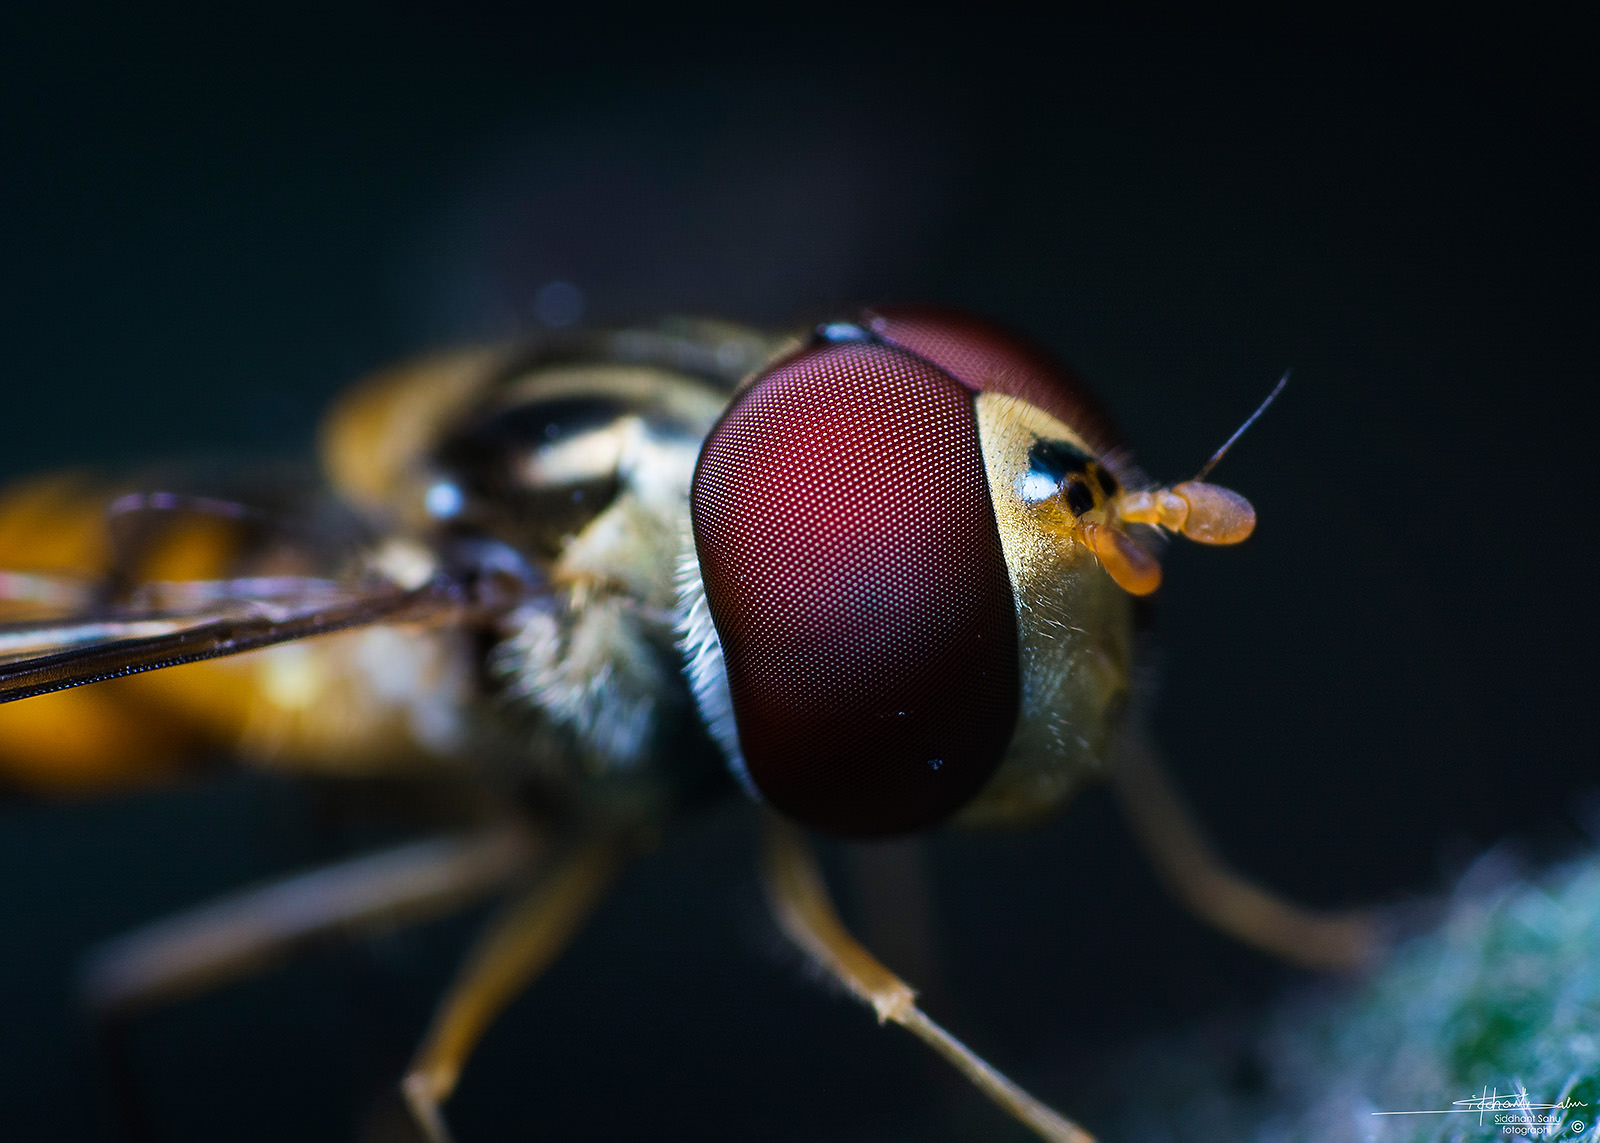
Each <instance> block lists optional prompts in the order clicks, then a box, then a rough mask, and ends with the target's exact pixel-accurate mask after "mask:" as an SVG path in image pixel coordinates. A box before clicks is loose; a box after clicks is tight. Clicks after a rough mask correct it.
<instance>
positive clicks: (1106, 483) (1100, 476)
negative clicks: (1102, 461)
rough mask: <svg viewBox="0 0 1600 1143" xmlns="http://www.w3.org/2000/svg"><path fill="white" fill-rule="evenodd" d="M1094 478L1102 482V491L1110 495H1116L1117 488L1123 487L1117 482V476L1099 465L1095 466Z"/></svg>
mask: <svg viewBox="0 0 1600 1143" xmlns="http://www.w3.org/2000/svg"><path fill="white" fill-rule="evenodd" d="M1094 478H1095V480H1096V481H1098V482H1099V484H1100V491H1101V492H1103V493H1105V494H1106V495H1107V496H1108V497H1109V496H1115V495H1116V494H1117V490H1118V489H1119V488H1121V487H1122V486H1121V485H1120V484H1118V483H1117V478H1116V477H1115V476H1112V475H1111V474H1110V473H1109V472H1107V471H1106V470H1105V469H1103V468H1101V467H1100V466H1099V465H1096V466H1095V470H1094Z"/></svg>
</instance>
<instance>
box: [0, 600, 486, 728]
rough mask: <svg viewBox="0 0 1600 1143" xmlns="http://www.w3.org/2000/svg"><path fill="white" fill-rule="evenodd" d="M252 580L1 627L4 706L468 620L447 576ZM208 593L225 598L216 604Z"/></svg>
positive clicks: (0, 672) (0, 682)
mask: <svg viewBox="0 0 1600 1143" xmlns="http://www.w3.org/2000/svg"><path fill="white" fill-rule="evenodd" d="M291 578H292V577H291ZM247 582H249V581H237V580H234V581H214V582H213V583H209V584H208V583H207V582H206V581H197V582H196V583H188V584H172V585H161V584H151V585H145V586H146V587H148V588H152V589H154V588H171V589H174V590H177V591H178V594H179V596H180V597H181V596H182V595H183V594H184V592H183V590H179V589H186V590H187V591H188V594H189V597H190V607H189V608H188V609H187V610H184V609H182V608H179V609H176V610H172V611H167V612H161V611H156V610H145V611H143V612H138V611H130V610H129V609H128V608H119V609H118V613H117V614H113V615H109V616H89V617H85V618H81V619H66V620H62V619H55V620H49V621H43V622H37V623H19V624H10V625H8V626H5V627H0V703H5V702H14V701H16V700H17V699H25V698H32V697H34V696H35V695H42V694H49V693H50V692H52V691H60V690H66V689H67V688H69V687H79V686H84V685H86V684H88V683H98V682H103V681H105V680H107V679H114V678H119V677H121V676H123V675H134V674H139V673H140V672H142V671H154V670H159V669H161V668H163V667H176V666H180V665H182V664H184V663H194V662H198V661H200V660H202V659H217V658H222V657H224V656H228V655H239V654H243V653H244V652H246V651H254V650H257V649H259V648H262V647H270V646H273V645H274V644H278V643H289V642H293V641H295V640H298V639H309V638H312V637H313V636H317V635H327V634H330V633H332V632H335V631H345V630H349V629H351V628H354V627H368V626H373V625H375V624H388V623H424V624H441V623H451V622H460V621H461V620H462V619H463V618H464V617H465V614H466V611H467V601H466V593H465V592H464V590H463V589H462V587H461V585H460V584H458V583H456V582H455V581H453V580H450V579H447V578H444V577H439V578H436V579H434V580H431V581H430V582H428V583H426V584H424V585H422V586H421V587H417V588H410V589H406V588H401V587H398V586H395V585H393V584H375V585H370V586H362V587H356V588H348V587H346V588H341V587H339V586H338V585H336V584H332V583H330V582H328V581H323V580H298V581H294V582H293V583H291V580H290V579H284V578H269V579H268V580H265V581H262V582H260V583H257V584H256V585H255V586H258V587H263V588H266V589H267V590H264V591H262V592H260V593H258V594H253V595H252V594H244V593H242V592H241V590H240V589H241V587H242V586H243V585H244V584H245V583H247ZM218 584H227V585H228V586H229V588H231V590H232V592H233V593H232V594H226V591H227V590H228V589H227V588H224V587H219V586H216V585H218ZM208 592H214V593H216V595H215V596H214V598H212V599H211V600H209V601H207V600H205V599H204V598H203V596H205V595H206V594H207V593H208Z"/></svg>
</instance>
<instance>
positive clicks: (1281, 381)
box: [1193, 369, 1293, 484]
mask: <svg viewBox="0 0 1600 1143" xmlns="http://www.w3.org/2000/svg"><path fill="white" fill-rule="evenodd" d="M1291 372H1293V370H1290V369H1285V370H1284V371H1283V376H1282V377H1279V378H1278V383H1277V384H1276V385H1274V386H1273V387H1272V392H1270V393H1268V394H1267V399H1266V400H1265V401H1262V402H1261V404H1259V405H1257V406H1256V411H1255V412H1253V413H1251V414H1250V415H1249V416H1248V417H1246V418H1245V419H1244V424H1242V425H1240V426H1239V427H1238V428H1237V429H1234V430H1233V435H1232V436H1231V437H1229V438H1228V439H1227V440H1225V441H1223V442H1222V447H1221V448H1219V449H1218V450H1217V451H1216V452H1214V453H1212V454H1211V459H1210V460H1208V461H1206V463H1205V464H1204V466H1202V467H1201V469H1200V471H1199V472H1197V473H1195V474H1194V477H1193V480H1194V483H1197V484H1198V483H1199V482H1200V481H1202V480H1204V479H1205V478H1206V476H1207V474H1208V473H1210V471H1211V470H1212V469H1213V468H1216V467H1217V462H1218V461H1219V460H1221V459H1222V458H1223V457H1225V456H1227V455H1228V450H1229V449H1230V448H1232V447H1233V446H1234V442H1235V441H1237V440H1238V439H1239V438H1240V437H1242V436H1244V431H1245V430H1246V429H1248V428H1249V427H1250V426H1251V425H1253V424H1255V423H1256V420H1257V418H1259V417H1260V416H1261V414H1262V413H1265V412H1266V411H1267V406H1268V405H1270V404H1272V402H1274V401H1276V400H1277V399H1278V394H1279V393H1281V392H1283V387H1284V386H1285V385H1287V384H1288V383H1289V374H1290V373H1291Z"/></svg>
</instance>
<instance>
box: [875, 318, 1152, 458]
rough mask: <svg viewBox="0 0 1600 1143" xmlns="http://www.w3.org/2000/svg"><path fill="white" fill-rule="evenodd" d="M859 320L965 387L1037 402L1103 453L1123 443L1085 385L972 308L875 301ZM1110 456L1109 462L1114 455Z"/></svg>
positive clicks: (1069, 371)
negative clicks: (970, 310) (877, 303)
mask: <svg viewBox="0 0 1600 1143" xmlns="http://www.w3.org/2000/svg"><path fill="white" fill-rule="evenodd" d="M860 324H861V326H862V327H863V328H864V329H867V330H870V331H871V332H872V333H873V334H874V335H875V336H877V337H878V338H879V339H881V340H883V341H886V342H888V343H890V344H891V345H898V346H900V347H901V348H902V349H907V350H910V351H911V352H912V353H915V354H917V355H918V356H920V357H925V358H927V359H928V360H929V361H932V362H934V363H935V364H937V365H938V366H939V367H940V368H941V369H944V370H945V371H946V372H948V373H949V374H950V375H951V376H952V377H954V378H955V379H956V380H958V381H960V382H961V383H962V384H963V385H966V386H967V387H968V388H970V389H973V390H977V391H980V392H991V393H1004V394H1005V395H1006V396H1008V397H1018V398H1020V399H1021V400H1024V401H1026V402H1028V403H1029V404H1030V405H1033V406H1035V407H1037V408H1040V409H1043V410H1044V411H1045V412H1047V413H1049V414H1050V415H1051V416H1053V417H1055V418H1056V419H1057V420H1059V421H1061V422H1063V423H1064V424H1067V425H1070V426H1072V428H1073V429H1074V430H1076V431H1077V433H1078V435H1079V436H1081V437H1082V438H1083V439H1084V442H1085V443H1086V444H1088V445H1089V446H1090V447H1091V448H1093V449H1094V451H1095V452H1096V453H1097V454H1100V456H1101V458H1102V459H1106V458H1105V454H1106V453H1108V452H1109V453H1113V454H1114V453H1115V450H1116V449H1117V447H1118V446H1119V445H1120V443H1121V437H1120V435H1119V434H1118V432H1117V429H1116V426H1115V425H1114V424H1113V423H1112V421H1111V417H1110V415H1109V414H1107V413H1106V411H1105V409H1104V408H1103V407H1102V406H1101V404H1100V402H1099V401H1097V400H1096V399H1095V397H1094V395H1093V394H1092V393H1090V391H1089V389H1088V386H1087V385H1085V384H1084V382H1083V381H1082V380H1081V379H1080V378H1079V377H1078V376H1077V375H1076V374H1074V373H1073V372H1072V371H1071V370H1069V369H1067V368H1066V367H1065V366H1064V365H1062V364H1061V363H1060V362H1059V361H1056V360H1055V359H1054V358H1052V357H1051V356H1050V355H1049V354H1047V353H1046V352H1044V351H1043V350H1042V349H1039V348H1038V347H1037V346H1034V345H1031V344H1029V343H1028V342H1027V341H1026V340H1024V339H1023V338H1021V337H1018V336H1017V335H1016V334H1014V333H1011V332H1010V331H1008V330H1003V329H1000V328H998V327H996V326H994V325H991V324H990V323H988V322H986V321H984V320H982V319H981V318H975V317H973V316H972V315H971V314H964V313H961V312H960V311H957V310H944V309H934V308H932V307H927V306H879V307H877V308H875V309H871V310H868V311H867V312H866V313H865V314H863V315H862V318H861V323H860ZM1110 459H1111V462H1112V464H1113V467H1114V468H1115V467H1116V458H1115V456H1113V457H1112V458H1110ZM1117 475H1118V476H1121V475H1123V474H1122V473H1120V472H1119V473H1117ZM1128 475H1129V476H1132V475H1133V473H1132V472H1131V471H1130V472H1129V473H1128Z"/></svg>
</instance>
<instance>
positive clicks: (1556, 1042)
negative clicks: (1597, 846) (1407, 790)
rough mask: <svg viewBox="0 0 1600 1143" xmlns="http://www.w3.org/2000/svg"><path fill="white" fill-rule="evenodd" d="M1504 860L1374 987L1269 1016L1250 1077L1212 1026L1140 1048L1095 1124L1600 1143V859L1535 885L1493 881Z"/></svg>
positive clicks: (1233, 1135) (1433, 1140) (1284, 1137)
mask: <svg viewBox="0 0 1600 1143" xmlns="http://www.w3.org/2000/svg"><path fill="white" fill-rule="evenodd" d="M1496 864H1497V859H1495V858H1492V857H1491V858H1488V859H1485V861H1484V862H1480V865H1479V867H1478V868H1477V869H1476V871H1475V872H1474V873H1473V874H1472V875H1469V876H1468V877H1467V878H1466V879H1465V880H1464V881H1463V883H1462V886H1461V887H1460V888H1459V889H1458V890H1457V891H1456V893H1455V895H1454V896H1453V898H1452V899H1451V900H1450V901H1449V903H1448V907H1447V911H1446V913H1445V915H1444V917H1443V921H1442V923H1440V924H1439V925H1437V926H1436V927H1434V928H1432V929H1430V930H1429V931H1428V932H1426V933H1425V934H1422V935H1419V936H1414V937H1411V938H1409V939H1406V940H1404V941H1402V942H1400V943H1399V944H1398V945H1397V947H1395V948H1394V949H1393V950H1392V951H1391V953H1390V954H1389V956H1388V957H1387V958H1386V959H1385V961H1384V962H1383V963H1382V964H1381V965H1380V966H1379V967H1378V968H1377V969H1375V970H1374V971H1373V972H1372V974H1371V975H1369V976H1368V977H1366V978H1364V979H1363V980H1361V981H1359V982H1355V983H1353V984H1351V985H1348V986H1346V987H1344V988H1342V989H1339V990H1337V992H1336V993H1334V994H1332V995H1328V994H1324V995H1321V996H1319V997H1316V998H1313V999H1305V998H1302V999H1300V1000H1297V1001H1292V1002H1290V1003H1288V1004H1286V1005H1285V1006H1283V1007H1282V1008H1281V1009H1279V1010H1278V1011H1276V1012H1274V1013H1272V1014H1271V1015H1269V1016H1268V1017H1267V1018H1266V1020H1265V1023H1264V1026H1263V1027H1261V1028H1258V1029H1257V1030H1256V1031H1255V1032H1253V1033H1251V1034H1249V1035H1248V1036H1247V1037H1246V1040H1247V1043H1248V1047H1247V1048H1246V1049H1245V1052H1244V1056H1243V1058H1245V1059H1247V1060H1250V1061H1253V1062H1252V1063H1251V1064H1250V1066H1249V1068H1248V1070H1249V1071H1250V1072H1251V1073H1252V1074H1251V1075H1250V1076H1249V1077H1248V1080H1247V1081H1245V1082H1241V1080H1240V1078H1239V1076H1238V1074H1237V1073H1238V1071H1239V1068H1238V1067H1237V1061H1239V1059H1240V1058H1241V1056H1240V1054H1239V1053H1237V1052H1227V1051H1223V1052H1219V1051H1217V1050H1216V1039H1217V1036H1216V1033H1214V1032H1213V1033H1211V1034H1208V1035H1196V1036H1191V1037H1185V1038H1184V1039H1182V1040H1181V1041H1179V1042H1177V1043H1173V1042H1171V1041H1169V1042H1167V1043H1164V1044H1160V1045H1145V1046H1143V1047H1141V1048H1140V1049H1138V1050H1136V1051H1135V1052H1134V1053H1132V1055H1131V1056H1130V1058H1129V1059H1127V1060H1125V1061H1124V1063H1123V1066H1122V1067H1120V1068H1119V1069H1118V1071H1119V1076H1118V1081H1117V1084H1116V1086H1117V1087H1118V1088H1119V1089H1120V1091H1121V1094H1120V1097H1119V1099H1118V1107H1117V1109H1116V1110H1114V1111H1112V1112H1111V1114H1110V1115H1109V1116H1104V1117H1102V1118H1101V1119H1100V1120H1099V1123H1100V1124H1101V1129H1102V1131H1103V1132H1104V1134H1105V1136H1106V1138H1107V1139H1108V1140H1124V1139H1125V1140H1139V1141H1140V1143H1164V1141H1167V1140H1171V1141H1178V1140H1182V1141H1183V1143H1209V1141H1211V1140H1218V1141H1221V1140H1227V1141H1229V1143H1238V1141H1241V1140H1255V1141H1257V1143H1468V1141H1474V1140H1489V1139H1505V1138H1513V1139H1515V1138H1538V1139H1562V1140H1583V1139H1586V1138H1588V1137H1589V1136H1590V1134H1591V1133H1593V1132H1594V1131H1595V1121H1596V1118H1597V1112H1600V857H1593V856H1591V857H1588V858H1585V859H1583V860H1581V861H1576V862H1573V863H1570V864H1567V865H1563V866H1560V867H1558V868H1556V869H1553V870H1550V871H1548V872H1546V873H1545V874H1543V875H1541V876H1540V877H1539V878H1537V879H1536V880H1533V881H1529V880H1521V879H1517V878H1509V879H1508V878H1506V877H1504V876H1494V875H1493V869H1494V867H1495V866H1496ZM1498 864H1499V865H1500V866H1501V867H1502V869H1503V865H1504V863H1503V862H1498ZM1485 866H1487V867H1488V869H1487V870H1486V868H1485ZM1485 881H1490V882H1492V883H1493V884H1492V886H1490V887H1485V885H1484V882H1485ZM1230 1060H1231V1061H1233V1066H1232V1067H1231V1071H1230V1070H1229V1068H1230V1065H1229V1064H1228V1062H1227V1061H1230ZM1394 1113H1406V1114H1394ZM1530 1124H1531V1125H1532V1126H1531V1127H1530Z"/></svg>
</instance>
